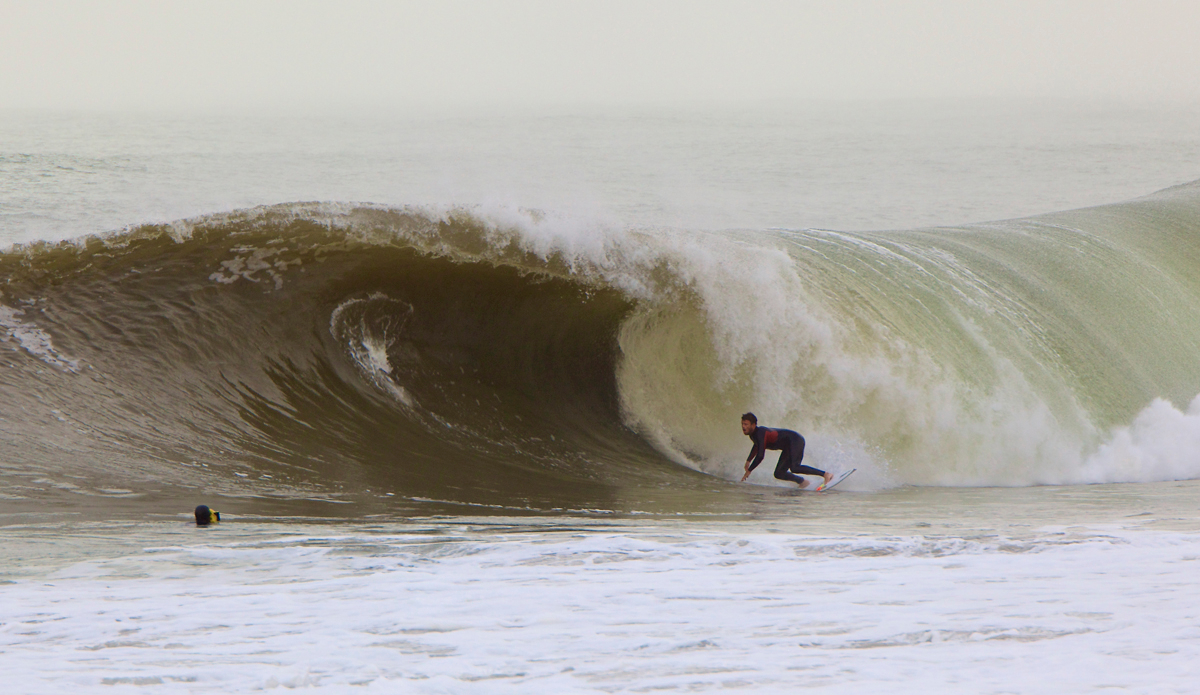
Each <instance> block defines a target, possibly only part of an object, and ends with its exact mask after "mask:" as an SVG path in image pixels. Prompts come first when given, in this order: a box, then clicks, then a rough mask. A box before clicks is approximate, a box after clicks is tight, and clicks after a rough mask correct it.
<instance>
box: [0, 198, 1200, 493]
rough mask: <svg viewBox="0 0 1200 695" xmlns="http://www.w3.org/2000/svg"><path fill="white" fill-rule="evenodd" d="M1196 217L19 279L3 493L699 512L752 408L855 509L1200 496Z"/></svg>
mask: <svg viewBox="0 0 1200 695" xmlns="http://www.w3.org/2000/svg"><path fill="white" fill-rule="evenodd" d="M1198 190H1200V187H1198V186H1196V185H1195V184H1193V185H1190V186H1184V187H1179V188H1177V189H1172V190H1169V191H1165V192H1162V193H1160V194H1156V195H1155V196H1151V197H1148V198H1145V199H1141V200H1137V201H1133V202H1130V203H1123V204H1119V205H1112V206H1106V207H1101V208H1094V209H1090V210H1082V211H1075V212H1066V213H1059V214H1056V215H1047V216H1042V217H1038V218H1031V219H1027V220H1015V221H1010V222H1002V223H993V224H981V225H975V226H971V227H967V228H963V229H932V230H913V231H906V232H887V233H855V234H849V233H838V232H828V231H820V230H796V231H787V230H775V231H769V232H768V231H763V232H727V233H720V234H717V233H697V232H689V231H685V230H611V229H603V228H599V227H592V226H589V225H588V224H586V223H583V222H580V221H577V220H575V221H572V220H562V219H556V218H554V217H553V216H549V215H546V214H544V213H539V212H529V211H507V210H495V211H485V210H478V209H472V210H461V209H447V210H429V209H422V208H401V209H393V208H384V207H377V206H369V205H358V206H355V205H343V204H289V205H280V206H274V207H268V208H261V209H254V210H247V211H242V212H237V213H229V214H222V215H213V216H208V217H203V218H198V219H193V220H188V221H185V222H179V223H176V224H173V225H152V226H143V227H137V228H133V229H130V230H127V231H124V232H121V233H117V234H112V235H107V236H102V237H87V238H83V239H79V240H77V241H75V242H73V243H62V244H55V245H48V244H47V245H34V246H29V247H19V248H14V249H12V250H10V251H9V252H7V253H5V254H4V255H3V256H0V268H2V272H3V275H4V277H5V278H6V281H7V282H6V284H5V286H4V287H3V290H2V293H3V294H2V297H0V337H6V338H7V341H6V345H7V349H5V350H3V351H2V352H0V357H2V359H3V364H2V367H3V369H2V372H0V388H2V389H3V396H4V403H3V405H2V406H0V409H2V410H0V415H2V416H3V422H2V423H0V425H2V427H3V431H4V436H5V439H6V441H7V442H8V444H9V449H8V458H7V463H6V464H5V466H6V470H7V471H8V472H9V473H10V474H12V475H18V476H24V479H27V480H34V479H37V480H42V481H43V485H49V486H51V487H55V488H56V489H58V490H60V491H61V490H67V491H68V492H70V493H72V494H95V495H101V496H103V495H114V496H119V495H121V494H127V493H130V494H141V493H142V492H144V491H147V490H153V489H157V487H163V486H178V487H181V488H183V489H192V488H202V489H205V490H213V491H217V492H219V493H220V494H225V495H230V496H238V495H253V496H266V497H270V496H278V497H283V498H289V497H306V496H307V497H319V498H322V499H328V500H332V501H338V500H345V501H362V500H364V499H372V500H385V501H386V498H389V497H391V498H404V499H409V500H443V501H449V502H455V503H464V504H478V505H496V506H502V507H508V508H525V507H528V508H537V509H552V508H604V509H615V508H628V507H630V506H631V504H632V506H634V507H637V506H639V505H640V506H643V507H644V506H657V507H659V508H688V509H694V508H700V507H705V505H706V504H708V503H707V502H703V503H702V502H697V500H701V499H708V496H707V495H706V493H707V492H719V491H720V490H721V489H722V487H723V485H722V483H721V482H720V479H721V478H733V477H735V476H737V474H738V472H739V470H740V463H739V461H740V460H742V458H743V457H744V455H745V449H746V448H747V446H746V442H745V439H744V438H743V437H741V436H740V434H739V433H738V432H737V414H738V413H740V412H742V411H744V410H747V409H754V410H756V411H757V412H758V413H759V415H760V417H762V419H763V420H764V422H767V423H768V424H774V425H780V426H788V427H792V428H795V429H798V430H800V431H802V432H804V433H805V435H806V436H807V437H808V438H809V442H810V446H809V452H810V453H809V457H810V458H809V462H811V463H813V465H817V466H822V467H829V468H841V467H846V466H851V465H853V466H857V467H859V468H860V469H862V473H861V474H860V476H857V478H858V484H859V485H860V487H867V488H870V487H883V486H890V485H897V484H923V485H1027V484H1037V483H1084V482H1106V481H1118V480H1124V481H1138V480H1163V479H1175V478H1190V477H1197V476H1200V425H1198V424H1197V423H1198V422H1200V401H1197V402H1193V400H1192V399H1193V398H1194V397H1196V395H1197V394H1198V393H1200V360H1197V358H1196V355H1197V354H1200V243H1198V240H1200V239H1198V234H1200V193H1198ZM1189 404H1190V405H1189ZM681 464H682V465H681ZM703 474H708V475H703ZM38 476H42V477H41V478H39V477H38ZM714 476H715V477H714ZM755 480H757V481H758V482H763V483H766V482H770V479H769V474H767V473H766V469H764V472H763V475H762V477H761V478H756V479H755ZM45 481H50V482H45ZM156 486H157V487H156ZM36 488H37V486H36V485H33V484H30V485H29V486H28V490H35V489H36ZM10 489H11V490H13V491H14V492H12V493H11V496H13V497H15V498H20V497H22V496H23V495H25V494H26V493H22V492H20V489H23V488H21V487H20V486H16V487H12V488H10ZM28 494H30V495H33V494H35V493H34V492H29V493H28ZM630 500H637V502H636V503H631V502H630Z"/></svg>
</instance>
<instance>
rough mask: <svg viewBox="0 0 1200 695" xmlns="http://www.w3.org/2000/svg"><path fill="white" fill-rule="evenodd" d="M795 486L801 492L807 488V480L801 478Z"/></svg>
mask: <svg viewBox="0 0 1200 695" xmlns="http://www.w3.org/2000/svg"><path fill="white" fill-rule="evenodd" d="M797 484H798V485H799V486H800V489H801V490H803V489H804V488H806V487H808V481H807V480H805V479H803V478H801V479H800V482H799V483H797Z"/></svg>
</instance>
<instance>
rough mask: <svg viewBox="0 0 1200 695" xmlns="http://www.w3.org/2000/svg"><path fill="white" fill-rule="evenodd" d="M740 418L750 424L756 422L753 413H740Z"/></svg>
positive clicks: (756, 419) (755, 423)
mask: <svg viewBox="0 0 1200 695" xmlns="http://www.w3.org/2000/svg"><path fill="white" fill-rule="evenodd" d="M742 419H743V420H746V421H747V422H749V423H750V424H751V425H757V424H758V418H757V417H755V416H754V413H742Z"/></svg>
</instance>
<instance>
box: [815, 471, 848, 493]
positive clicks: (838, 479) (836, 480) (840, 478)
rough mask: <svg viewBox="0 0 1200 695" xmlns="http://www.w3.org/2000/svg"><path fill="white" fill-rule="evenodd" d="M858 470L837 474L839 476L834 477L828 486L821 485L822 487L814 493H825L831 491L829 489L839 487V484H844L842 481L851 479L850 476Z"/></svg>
mask: <svg viewBox="0 0 1200 695" xmlns="http://www.w3.org/2000/svg"><path fill="white" fill-rule="evenodd" d="M856 470H858V469H857V468H851V469H850V470H848V471H844V472H842V473H839V474H837V475H835V476H833V480H830V481H829V483H828V484H827V485H821V486H820V487H818V488H816V489H815V490H813V492H825V491H826V490H829V489H830V488H832V487H833V486H834V485H837V484H838V483H840V482H842V481H843V480H845V479H846V478H849V477H850V474H851V473H853V472H854V471H856Z"/></svg>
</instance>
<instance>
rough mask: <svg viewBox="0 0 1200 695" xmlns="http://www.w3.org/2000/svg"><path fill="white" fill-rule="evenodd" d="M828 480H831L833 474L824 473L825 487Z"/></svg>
mask: <svg viewBox="0 0 1200 695" xmlns="http://www.w3.org/2000/svg"><path fill="white" fill-rule="evenodd" d="M830 480H833V474H832V473H830V472H828V471H826V472H825V485H828V484H829V481H830ZM825 485H822V486H821V487H825Z"/></svg>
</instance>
